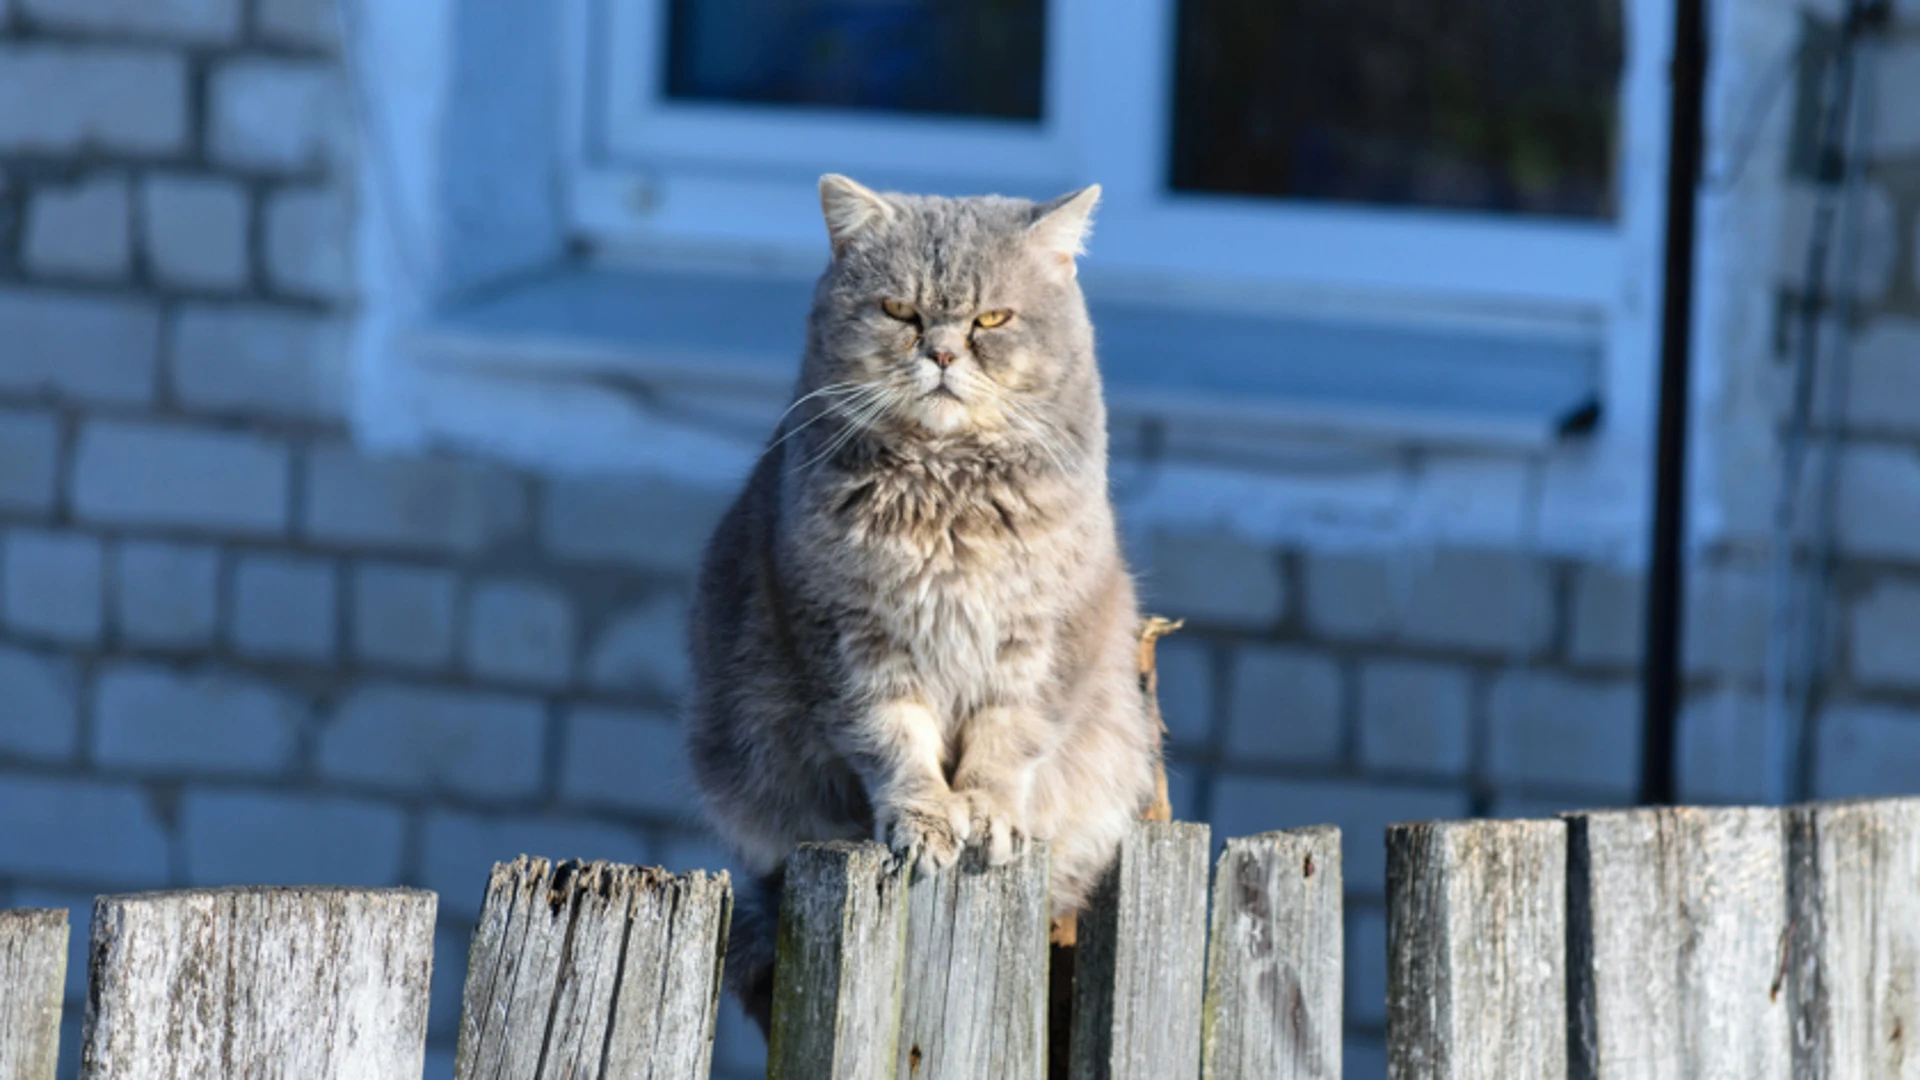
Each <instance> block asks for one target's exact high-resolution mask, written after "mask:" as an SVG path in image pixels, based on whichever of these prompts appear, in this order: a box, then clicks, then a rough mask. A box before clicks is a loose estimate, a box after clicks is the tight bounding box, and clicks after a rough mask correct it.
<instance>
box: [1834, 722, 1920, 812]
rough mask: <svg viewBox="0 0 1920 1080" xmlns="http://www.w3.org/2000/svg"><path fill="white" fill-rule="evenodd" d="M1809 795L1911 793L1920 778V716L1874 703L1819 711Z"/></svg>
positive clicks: (1842, 796) (1849, 795)
mask: <svg viewBox="0 0 1920 1080" xmlns="http://www.w3.org/2000/svg"><path fill="white" fill-rule="evenodd" d="M1819 722H1820V731H1819V735H1818V746H1819V750H1818V753H1817V754H1816V755H1815V757H1814V762H1815V766H1814V778H1813V794H1814V796H1815V797H1816V798H1821V799H1839V798H1861V797H1866V796H1874V795H1911V794H1912V793H1913V790H1914V777H1916V776H1920V716H1917V715H1915V714H1913V713H1910V712H1906V711H1903V710H1899V709H1891V708H1884V707H1879V706H1873V705H1833V706H1829V707H1828V708H1827V709H1826V710H1825V711H1823V712H1822V713H1821V715H1820V721H1819Z"/></svg>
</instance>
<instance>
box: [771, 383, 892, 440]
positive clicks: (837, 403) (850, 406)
mask: <svg viewBox="0 0 1920 1080" xmlns="http://www.w3.org/2000/svg"><path fill="white" fill-rule="evenodd" d="M843 385H848V386H854V389H852V390H849V391H847V392H846V393H845V394H844V395H843V396H842V397H840V398H839V399H838V400H834V401H829V402H827V403H826V405H825V406H824V407H822V408H821V410H820V412H819V413H818V414H817V415H815V416H812V417H809V418H808V419H807V421H806V422H805V423H802V424H800V425H798V426H797V427H794V428H792V429H791V430H789V431H787V432H786V433H785V434H783V435H781V436H780V437H779V438H778V439H775V440H774V441H773V442H771V443H769V444H768V445H767V448H766V449H765V450H762V451H760V456H761V457H763V458H764V457H766V456H767V455H768V454H771V453H773V452H774V451H775V450H777V449H779V448H780V445H781V444H782V443H785V442H786V441H787V440H788V439H791V438H793V437H794V436H795V435H798V434H800V433H801V432H803V431H805V430H807V429H808V428H810V427H812V426H813V425H815V424H817V423H819V422H820V421H822V420H827V419H831V418H833V417H836V416H845V415H848V414H849V413H850V412H852V411H854V410H857V409H859V408H862V407H864V405H865V404H866V403H867V402H868V401H870V400H871V399H872V398H873V397H874V396H875V395H877V394H879V393H882V392H883V391H884V390H885V384H863V385H858V386H855V385H854V384H852V383H847V384H843ZM820 393H821V391H819V390H816V391H814V392H813V393H811V394H808V395H807V397H806V398H801V399H800V401H805V400H807V398H812V397H817V396H818V395H819V394H820ZM800 401H796V402H794V403H793V405H791V406H788V408H787V412H788V413H791V412H792V411H793V410H794V409H795V408H797V407H798V406H799V405H800ZM785 415H786V414H785V413H783V414H782V417H783V418H784V416H785Z"/></svg>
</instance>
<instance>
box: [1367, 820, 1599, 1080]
mask: <svg viewBox="0 0 1920 1080" xmlns="http://www.w3.org/2000/svg"><path fill="white" fill-rule="evenodd" d="M1566 873H1567V827H1566V825H1565V824H1564V823H1562V822H1559V821H1434V822H1421V823H1418V824H1411V825H1395V826H1393V827H1392V828H1390V829H1388V830H1387V1075H1388V1077H1390V1078H1391V1080H1482V1078H1484V1080H1506V1078H1510V1077H1527V1078H1528V1080H1562V1078H1564V1077H1566V1075H1567V1019H1566V989H1567V986H1566V895H1567V893H1566V883H1567V877H1566Z"/></svg>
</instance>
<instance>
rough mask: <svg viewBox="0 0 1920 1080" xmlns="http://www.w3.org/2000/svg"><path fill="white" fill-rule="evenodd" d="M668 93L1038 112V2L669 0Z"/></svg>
mask: <svg viewBox="0 0 1920 1080" xmlns="http://www.w3.org/2000/svg"><path fill="white" fill-rule="evenodd" d="M667 18H668V31H667V41H668V46H667V94H668V96H669V97H675V98H682V99H697V100H706V101H742V102H752V103H754V104H760V105H816V106H827V107H832V108H843V109H880V110H886V111H891V112H907V113H942V114H947V115H951V116H987V117H1001V118H1007V119H1017V120H1037V119H1039V118H1040V106H1041V98H1040V88H1041V85H1042V81H1043V80H1042V58H1043V57H1044V56H1045V55H1046V40H1045V38H1046V21H1047V20H1046V3H1045V0H672V2H671V3H670V4H669V6H668V16H667Z"/></svg>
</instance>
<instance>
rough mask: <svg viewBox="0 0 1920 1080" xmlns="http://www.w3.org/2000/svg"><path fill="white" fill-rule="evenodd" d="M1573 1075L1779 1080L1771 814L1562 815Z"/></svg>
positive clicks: (1781, 954) (1780, 954)
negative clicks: (1564, 824)
mask: <svg viewBox="0 0 1920 1080" xmlns="http://www.w3.org/2000/svg"><path fill="white" fill-rule="evenodd" d="M1566 820H1567V824H1568V827H1569V834H1568V865H1567V880H1568V897H1567V899H1568V913H1569V914H1568V926H1567V933H1568V955H1569V957H1570V960H1569V970H1568V973H1567V977H1568V989H1569V992H1570V993H1569V1001H1570V1003H1571V1007H1572V1009H1573V1013H1572V1017H1571V1019H1572V1022H1573V1029H1572V1046H1571V1048H1570V1049H1571V1051H1572V1056H1573V1075H1574V1076H1575V1077H1577V1078H1592V1080H1616V1078H1617V1080H1775V1078H1777V1080H1786V1077H1788V1076H1789V1075H1791V1074H1790V1066H1791V1061H1790V1047H1791V1032H1790V1029H1789V1024H1790V1020H1791V1017H1790V1015H1789V1009H1788V1000H1787V995H1786V994H1785V993H1784V992H1783V990H1782V982H1783V981H1784V979H1785V977H1786V974H1787V972H1786V961H1787V953H1786V951H1785V950H1786V945H1787V941H1786V934H1787V912H1786V904H1787V885H1786V876H1785V872H1786V864H1785V847H1786V842H1785V835H1784V831H1783V825H1784V823H1783V820H1782V817H1781V813H1780V811H1778V810H1773V809H1762V808H1727V809H1700V808H1694V807H1661V808H1657V809H1646V810H1621V811H1597V812H1593V813H1583V814H1573V815H1568V817H1567V819H1566Z"/></svg>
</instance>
